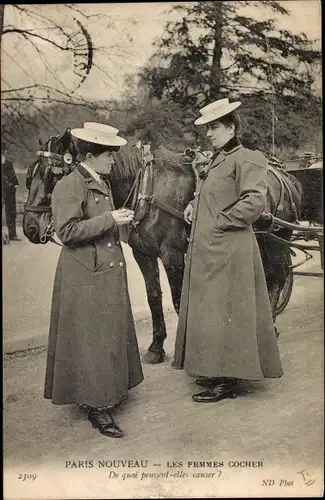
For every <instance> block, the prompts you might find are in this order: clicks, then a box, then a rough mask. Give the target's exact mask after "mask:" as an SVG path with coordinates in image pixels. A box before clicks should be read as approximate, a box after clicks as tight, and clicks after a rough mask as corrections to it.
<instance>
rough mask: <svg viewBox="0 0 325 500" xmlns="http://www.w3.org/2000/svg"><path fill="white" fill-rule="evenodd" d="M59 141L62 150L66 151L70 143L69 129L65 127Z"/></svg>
mask: <svg viewBox="0 0 325 500" xmlns="http://www.w3.org/2000/svg"><path fill="white" fill-rule="evenodd" d="M61 139H62V144H63V148H64V150H66V149H68V148H69V146H70V142H71V128H69V127H67V129H66V130H65V132H63V134H62V136H61Z"/></svg>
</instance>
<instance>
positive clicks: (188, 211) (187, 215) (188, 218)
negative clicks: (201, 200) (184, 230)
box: [184, 203, 193, 224]
mask: <svg viewBox="0 0 325 500" xmlns="http://www.w3.org/2000/svg"><path fill="white" fill-rule="evenodd" d="M184 219H185V222H187V224H192V220H193V205H192V204H191V203H189V204H188V205H187V207H186V208H185V210H184Z"/></svg>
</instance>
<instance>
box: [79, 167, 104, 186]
mask: <svg viewBox="0 0 325 500" xmlns="http://www.w3.org/2000/svg"><path fill="white" fill-rule="evenodd" d="M80 165H82V166H83V167H84V168H85V169H86V170H87V171H88V172H89V173H90V175H91V176H92V177H93V178H94V179H95V181H97V182H99V184H104V182H103V181H102V179H101V178H100V176H99V174H97V172H95V170H94V169H93V168H91V167H89V165H86V164H85V163H83V162H82V161H81V162H80Z"/></svg>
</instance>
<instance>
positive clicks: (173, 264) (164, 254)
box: [160, 245, 185, 314]
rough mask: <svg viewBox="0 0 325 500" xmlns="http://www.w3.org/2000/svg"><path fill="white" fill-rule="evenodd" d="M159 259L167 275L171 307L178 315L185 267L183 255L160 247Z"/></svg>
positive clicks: (165, 247) (163, 246)
mask: <svg viewBox="0 0 325 500" xmlns="http://www.w3.org/2000/svg"><path fill="white" fill-rule="evenodd" d="M160 258H161V260H162V263H163V265H164V268H165V271H166V274H167V278H168V282H169V286H170V290H171V294H172V300H173V305H174V308H175V311H176V312H177V314H178V313H179V307H180V302H181V293H182V284H183V276H184V266H185V264H184V253H183V252H181V251H180V250H178V249H175V248H171V247H170V246H168V245H162V246H161V255H160Z"/></svg>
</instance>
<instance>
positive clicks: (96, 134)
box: [71, 122, 127, 146]
mask: <svg viewBox="0 0 325 500" xmlns="http://www.w3.org/2000/svg"><path fill="white" fill-rule="evenodd" d="M117 133H118V129H117V128H114V127H110V126H109V125H104V124H103V123H96V122H85V123H84V128H73V129H72V130H71V135H73V136H74V137H77V138H78V139H82V140H83V141H88V142H93V143H95V144H101V145H102V146H124V145H125V144H126V143H127V140H126V139H123V137H120V136H118V135H117Z"/></svg>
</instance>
